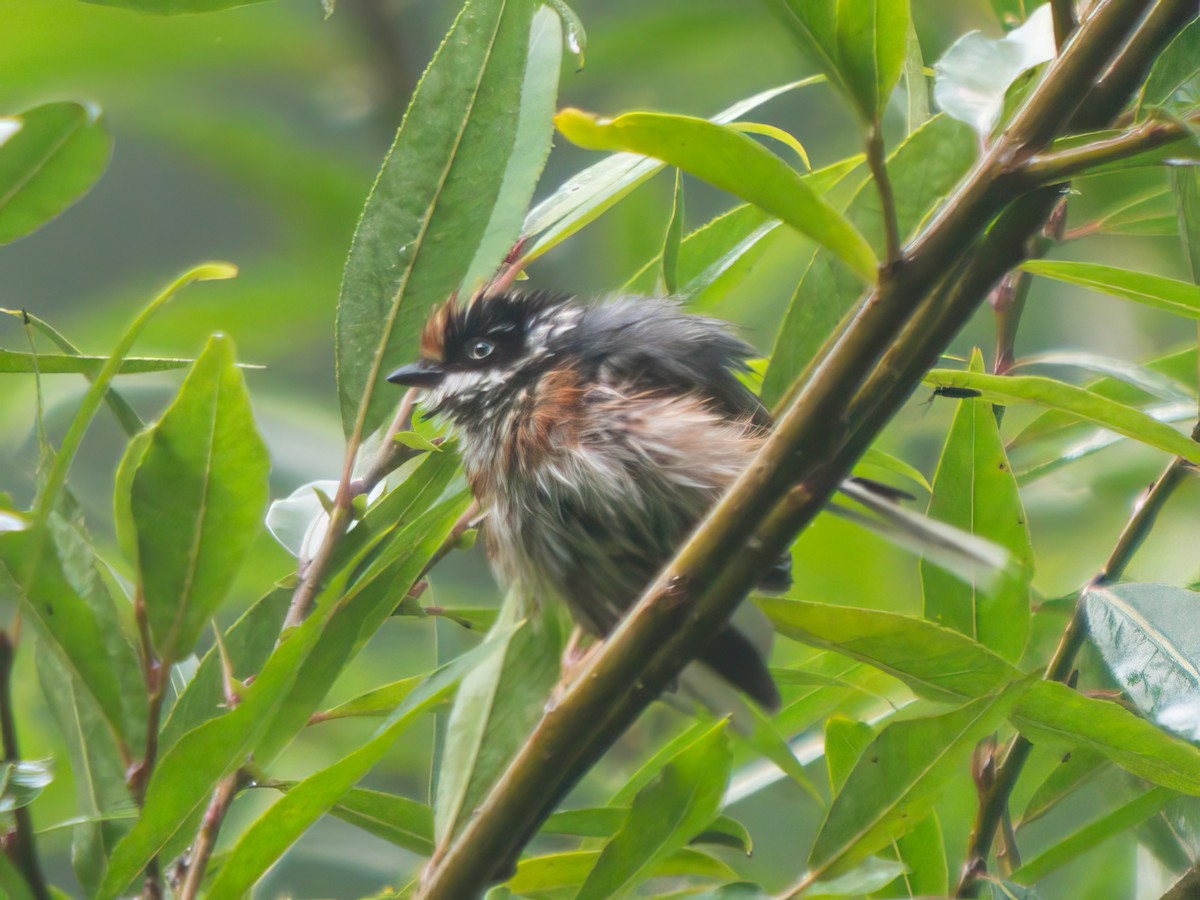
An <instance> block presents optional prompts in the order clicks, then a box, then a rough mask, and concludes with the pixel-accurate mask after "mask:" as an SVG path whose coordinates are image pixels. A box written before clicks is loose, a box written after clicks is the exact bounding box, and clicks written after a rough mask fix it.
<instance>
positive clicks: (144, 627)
mask: <svg viewBox="0 0 1200 900" xmlns="http://www.w3.org/2000/svg"><path fill="white" fill-rule="evenodd" d="M133 615H134V619H135V620H136V621H137V628H138V640H139V644H140V651H141V657H142V680H143V681H144V682H145V685H146V744H145V747H144V749H143V751H142V758H141V759H140V760H138V761H137V762H136V763H134V764H133V766H131V767H130V769H129V772H128V773H127V774H126V777H125V781H126V784H127V786H128V788H129V792H130V794H132V795H133V799H134V802H135V803H137V805H138V808H139V809H140V808H141V807H142V806H143V805H145V802H146V786H147V785H148V784H149V783H150V775H151V773H152V772H153V771H154V764H155V762H156V761H157V758H158V721H159V718H160V717H161V715H162V706H163V699H164V696H165V694H166V673H167V672H168V671H169V665H168V664H165V663H164V661H163V660H160V659H159V658H158V656H157V655H156V654H155V652H154V639H153V637H152V636H151V634H150V619H149V613H148V610H147V608H146V598H145V597H144V596H143V595H142V591H141V588H140V587H139V588H138V591H137V594H136V596H135V597H134V601H133ZM161 896H162V872H161V870H160V868H159V863H158V856H157V855H155V856H153V857H151V859H150V862H149V863H148V864H147V865H146V879H145V881H144V882H143V885H142V897H143V898H144V900H158V898H160V897H161Z"/></svg>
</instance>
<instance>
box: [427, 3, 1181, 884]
mask: <svg viewBox="0 0 1200 900" xmlns="http://www.w3.org/2000/svg"><path fill="white" fill-rule="evenodd" d="M1148 6H1150V4H1149V2H1147V0H1104V2H1102V3H1100V4H1099V5H1098V7H1097V8H1096V10H1095V12H1094V13H1093V14H1092V15H1091V16H1090V17H1089V18H1088V20H1087V21H1086V22H1084V23H1083V24H1082V25H1081V26H1080V27H1079V28H1078V29H1077V30H1076V31H1075V33H1074V34H1073V35H1072V37H1071V40H1070V41H1069V42H1068V44H1067V45H1066V47H1065V48H1064V50H1063V53H1062V55H1061V56H1060V58H1059V59H1058V60H1057V61H1056V62H1055V63H1054V64H1053V65H1052V66H1051V67H1050V70H1049V71H1048V73H1047V75H1046V77H1045V79H1044V81H1043V82H1042V84H1041V85H1040V86H1039V88H1038V89H1037V90H1036V91H1035V92H1034V93H1033V95H1032V96H1031V97H1030V98H1029V99H1028V101H1027V102H1026V104H1025V105H1024V106H1023V107H1022V109H1021V110H1020V112H1019V113H1018V114H1017V116H1016V119H1015V121H1014V122H1013V124H1012V126H1011V127H1010V128H1009V130H1008V131H1007V132H1006V134H1005V135H1004V136H1003V137H1002V138H1000V140H999V141H998V142H997V143H996V144H995V145H994V146H993V148H992V149H991V150H990V151H989V152H988V153H987V155H986V156H985V157H984V158H983V159H982V160H981V161H980V162H979V164H978V165H977V166H976V167H975V169H974V170H973V171H972V173H971V174H970V175H969V176H968V177H967V178H966V179H965V180H964V182H963V183H962V185H960V187H959V188H958V189H957V190H956V191H955V193H954V195H953V196H952V197H951V198H950V200H949V201H948V202H947V204H946V206H945V207H944V208H943V210H942V211H941V213H939V215H937V216H936V217H935V218H934V219H933V221H931V222H930V223H929V225H928V226H927V227H926V229H925V230H924V232H923V233H922V234H921V235H920V236H919V237H918V238H917V239H916V240H915V241H914V242H913V244H912V245H911V246H910V247H909V248H908V249H907V251H906V253H905V255H904V256H903V257H902V259H901V260H900V261H899V263H898V264H897V265H895V266H893V267H892V268H891V269H890V270H888V271H887V272H885V273H884V275H883V277H881V281H880V284H879V285H878V286H877V288H876V289H875V290H874V291H873V292H872V293H871V294H870V295H869V296H868V297H867V298H866V299H865V301H864V302H863V303H862V304H861V306H860V307H859V309H858V311H857V312H856V313H855V315H854V317H853V319H852V320H851V321H850V322H849V323H848V324H847V325H846V327H845V328H844V330H843V331H842V333H841V334H840V335H839V336H838V337H837V339H836V340H835V341H834V342H833V343H832V345H831V346H830V347H829V349H828V350H827V351H826V352H825V354H824V355H823V356H822V357H821V358H820V359H819V360H818V362H817V363H816V364H815V365H814V367H813V368H812V369H811V370H810V371H809V372H808V373H806V376H805V382H804V387H803V389H802V390H801V391H800V392H799V394H798V395H797V397H796V399H795V401H794V402H793V403H792V404H791V405H790V407H789V408H788V410H787V411H786V413H785V414H784V415H783V417H782V418H781V419H780V421H779V424H778V426H777V428H776V430H775V432H774V433H773V434H772V436H771V438H770V439H769V440H768V441H767V443H766V444H765V445H764V446H763V448H762V450H761V452H760V453H759V455H758V456H757V457H756V459H755V461H754V462H753V463H752V464H751V466H750V467H749V469H747V471H746V472H745V473H744V474H743V475H742V477H741V478H739V480H738V481H737V483H736V484H735V485H734V486H733V487H732V488H731V489H730V491H729V492H728V493H727V494H726V495H725V497H724V498H723V499H722V500H721V502H720V503H719V504H718V506H717V507H716V508H715V509H714V510H713V512H712V513H711V514H710V515H709V516H708V518H707V519H706V520H705V522H704V523H703V524H702V525H701V526H700V528H699V529H698V530H697V531H696V532H695V533H694V534H693V535H692V537H691V538H690V539H689V540H688V542H687V543H686V544H685V546H684V547H683V548H682V549H681V550H680V552H679V554H678V555H677V556H676V558H675V560H673V561H672V563H671V564H670V565H669V566H668V567H667V568H666V570H664V572H663V573H662V574H661V575H660V576H659V578H658V579H657V580H656V581H655V583H654V584H653V585H652V586H651V587H650V588H649V589H648V590H647V592H646V593H645V594H644V595H643V597H642V599H641V601H640V602H639V603H638V604H637V606H636V607H634V609H633V610H632V611H631V612H630V613H629V615H628V616H627V617H626V619H625V620H624V621H623V623H622V624H621V626H620V627H619V628H618V629H617V631H616V632H614V634H613V635H612V636H611V637H610V638H609V639H608V641H607V642H606V643H605V644H604V645H603V646H602V647H601V648H600V649H599V650H598V651H597V652H596V653H595V655H594V656H592V657H591V658H590V659H589V661H588V663H587V664H586V665H585V666H584V667H583V668H582V669H581V671H580V672H579V673H578V676H577V679H576V681H575V682H574V683H573V684H572V685H571V686H570V687H569V688H568V689H567V691H566V693H565V694H564V695H563V697H562V698H561V700H560V701H559V704H558V705H557V706H556V707H555V708H554V709H551V710H549V711H548V712H547V713H546V714H545V716H544V717H543V718H542V720H541V721H540V722H539V724H538V725H537V727H536V728H535V729H534V731H533V733H532V734H531V735H530V737H529V738H528V740H527V741H526V743H525V745H524V746H523V747H522V748H521V749H520V750H519V751H518V753H517V755H516V757H515V758H514V759H513V760H512V762H511V763H510V765H509V767H508V769H507V770H506V772H505V773H504V774H503V775H502V776H501V777H500V779H499V780H498V781H497V783H496V785H495V786H494V787H493V789H492V791H491V792H490V793H489V795H488V796H487V797H486V798H485V800H484V801H483V803H482V804H481V805H480V807H479V808H478V809H477V810H476V811H475V814H474V815H473V817H472V818H471V819H470V820H469V821H468V822H467V824H466V826H465V827H464V828H463V830H462V831H461V832H460V833H459V834H458V835H457V837H456V838H455V839H454V840H453V841H452V842H451V843H450V844H449V845H448V846H444V847H441V848H439V850H438V852H437V853H436V854H435V856H434V858H433V859H432V860H431V861H430V863H429V865H428V866H427V868H426V871H425V874H424V876H423V881H422V885H421V888H420V891H419V896H421V897H423V898H426V900H431V898H450V900H460V898H464V897H473V896H477V895H479V894H481V893H482V892H483V890H484V889H485V888H486V886H487V885H488V884H489V883H491V882H492V881H495V880H497V879H498V878H502V877H504V876H505V875H506V874H507V873H508V871H510V869H511V866H512V864H513V862H514V860H515V859H516V857H517V856H518V855H519V854H520V851H521V849H522V847H523V846H524V844H525V843H526V842H527V841H528V839H529V838H530V837H531V835H532V834H533V833H534V832H535V831H536V830H537V828H538V827H539V826H540V824H541V822H542V821H543V820H544V819H545V817H546V816H547V815H548V814H549V813H550V812H551V811H552V810H553V808H554V807H555V806H556V805H557V803H558V802H559V801H560V800H561V798H562V797H563V796H564V795H565V794H566V792H567V791H568V790H569V789H570V788H571V786H572V785H573V784H574V783H575V782H576V781H577V780H578V779H579V778H580V777H581V776H582V775H583V773H584V772H586V771H587V769H588V768H589V767H590V766H591V765H592V764H593V763H594V762H595V761H596V760H597V759H598V758H599V757H600V756H601V755H602V754H603V753H604V751H605V750H606V749H607V748H608V747H609V746H610V745H611V743H612V742H613V741H615V740H616V739H617V737H619V736H620V734H621V733H622V732H623V731H624V730H625V728H626V727H628V725H629V724H630V723H631V722H632V721H633V720H634V719H635V718H636V717H637V715H638V714H639V713H640V712H641V710H642V709H644V708H645V706H646V705H648V704H649V703H650V702H651V701H652V700H653V698H654V697H655V696H657V695H658V693H659V692H660V691H661V690H662V689H663V688H665V687H666V686H667V685H668V684H669V683H670V682H671V680H672V679H673V678H675V677H676V676H677V675H678V673H679V672H680V671H681V669H682V668H683V667H684V666H685V665H686V664H687V662H688V661H689V660H690V659H692V658H694V656H695V655H696V653H697V651H698V650H699V649H700V648H701V647H702V645H703V643H704V642H705V641H706V640H707V639H709V638H710V636H711V635H712V633H713V632H714V631H715V630H716V628H717V627H718V626H719V625H720V623H721V622H722V621H724V620H725V619H727V618H728V616H729V615H730V613H731V612H732V610H733V608H734V607H735V606H736V605H737V603H738V601H739V600H740V599H741V598H742V597H744V596H745V594H746V593H747V592H748V591H749V590H750V589H751V588H752V587H753V585H754V583H755V582H756V580H757V579H758V577H759V576H760V575H761V573H762V572H763V571H765V569H766V568H767V567H768V566H769V565H770V564H771V562H772V561H773V560H774V559H775V558H776V557H777V556H778V554H779V553H781V552H782V551H783V550H784V549H786V547H787V546H788V544H789V543H790V542H791V541H792V540H793V539H794V538H795V536H796V534H797V533H798V532H799V531H800V530H801V529H802V528H803V527H804V526H805V525H807V524H808V522H809V521H811V520H812V518H813V517H814V516H815V515H816V514H817V513H818V512H819V511H820V509H821V508H822V507H823V505H824V504H825V503H826V501H827V500H828V499H829V497H830V496H831V494H832V493H833V491H834V490H835V489H836V487H837V485H838V483H839V482H840V481H841V480H842V478H844V477H845V475H846V474H847V473H848V472H849V470H850V467H851V466H852V464H853V462H854V460H855V458H856V457H857V456H858V455H859V454H860V453H861V452H862V450H863V449H865V446H866V445H867V444H868V443H869V442H870V440H871V439H872V438H873V437H874V435H875V434H877V433H878V431H879V430H880V429H881V428H882V427H883V425H884V424H885V423H886V421H887V420H888V419H889V418H890V417H891V415H892V414H893V413H894V412H895V411H896V409H897V408H898V407H899V406H900V404H901V403H903V401H904V400H905V398H906V397H907V396H908V394H909V393H910V392H911V391H912V389H913V388H914V387H915V386H916V384H917V382H918V380H919V378H920V375H921V373H922V372H923V371H924V369H925V368H927V367H928V365H929V364H930V363H931V362H932V360H933V358H934V357H935V356H936V354H937V353H938V352H939V351H940V350H941V349H942V348H943V347H944V346H945V344H946V343H947V342H948V341H949V340H950V339H951V338H952V337H953V335H954V334H955V333H956V332H957V331H958V329H959V328H960V327H961V325H962V324H963V323H964V322H965V321H966V319H967V317H969V316H970V315H971V313H972V312H973V311H974V309H975V308H976V307H977V306H978V305H979V303H981V302H982V300H983V298H984V296H985V295H986V292H987V290H988V289H989V288H990V287H991V285H992V284H993V283H994V282H995V280H996V279H997V278H999V277H1000V276H1001V275H1003V273H1004V271H1006V270H1007V268H1009V267H1011V265H1013V264H1014V263H1015V262H1017V261H1019V260H1020V258H1021V254H1022V252H1023V249H1024V247H1025V244H1026V241H1027V240H1028V239H1029V237H1030V236H1031V235H1033V234H1035V233H1036V232H1037V230H1038V229H1039V228H1040V227H1041V225H1042V222H1043V221H1044V220H1045V217H1046V215H1047V214H1048V213H1049V211H1050V209H1051V208H1052V207H1053V204H1054V203H1055V202H1056V200H1057V196H1058V192H1057V191H1056V190H1053V189H1041V190H1038V191H1036V192H1035V193H1033V194H1030V195H1028V196H1027V197H1025V198H1022V199H1017V200H1016V201H1015V202H1014V198H1015V197H1016V196H1017V191H1018V189H1020V188H1021V187H1022V186H1023V185H1022V183H1021V172H1022V166H1023V165H1024V164H1025V162H1026V161H1028V160H1029V159H1030V158H1031V157H1033V156H1034V155H1036V154H1037V153H1039V152H1041V151H1042V150H1044V149H1045V147H1046V146H1047V145H1048V144H1049V142H1050V141H1051V140H1052V139H1053V138H1054V137H1055V136H1056V134H1057V133H1058V130H1059V129H1060V128H1061V127H1062V124H1063V123H1066V122H1069V121H1072V119H1073V118H1074V119H1075V121H1076V122H1088V123H1093V122H1095V123H1098V124H1095V125H1093V126H1092V127H1103V126H1104V125H1106V124H1107V123H1108V122H1109V120H1111V118H1112V117H1113V116H1114V115H1115V113H1116V112H1117V111H1118V110H1119V107H1120V106H1121V105H1123V103H1124V101H1125V100H1126V99H1127V98H1128V96H1129V94H1130V92H1131V90H1132V89H1133V87H1134V86H1136V82H1135V83H1134V84H1122V85H1120V89H1116V88H1113V89H1108V90H1106V91H1105V92H1103V93H1100V92H1098V91H1097V90H1093V89H1092V86H1093V85H1104V83H1105V79H1103V78H1102V77H1101V76H1102V73H1103V72H1104V70H1105V67H1106V66H1108V65H1109V63H1110V61H1112V60H1113V59H1114V56H1116V55H1117V54H1118V52H1119V51H1120V50H1121V48H1122V47H1123V46H1125V45H1126V43H1127V41H1128V40H1129V38H1130V36H1131V35H1134V36H1135V38H1136V37H1138V36H1140V35H1141V30H1140V29H1139V22H1140V21H1141V20H1142V17H1143V14H1144V13H1145V11H1146V9H1147V7H1148ZM1191 8H1194V0H1160V2H1159V3H1157V4H1156V6H1155V12H1156V13H1162V14H1164V15H1172V14H1173V15H1174V16H1175V17H1178V16H1179V15H1181V14H1186V15H1185V17H1184V19H1183V20H1182V21H1180V22H1179V27H1182V24H1183V21H1186V16H1190V14H1191V13H1190V9H1191ZM1176 30H1177V29H1176ZM1173 33H1174V32H1173V31H1170V33H1165V32H1164V33H1159V34H1156V35H1155V38H1154V40H1149V39H1145V40H1142V42H1141V43H1142V45H1143V51H1146V50H1149V51H1152V55H1151V56H1150V57H1149V59H1153V57H1154V55H1156V54H1157V52H1159V51H1160V50H1161V49H1162V47H1164V46H1165V45H1166V43H1167V42H1168V41H1169V40H1170V37H1171V36H1172V35H1173ZM1118 59H1119V57H1118ZM1081 104H1084V105H1085V109H1083V110H1081V109H1080V107H1081ZM1010 206H1011V207H1012V209H1011V210H1009V212H1007V213H1006V214H1005V215H1004V216H1003V217H1002V218H1000V219H999V220H997V221H996V224H994V225H992V228H991V230H990V231H987V236H986V238H984V240H983V242H982V244H980V238H981V236H983V235H984V233H985V231H986V230H987V229H988V226H989V225H991V224H992V222H993V221H994V220H996V217H997V216H998V215H999V214H1000V213H1002V212H1004V211H1005V210H1006V209H1007V208H1008V207H1010ZM977 249H978V250H979V251H980V252H978V253H976V252H975V251H976V250H977ZM993 250H1002V251H1004V252H1003V253H992V252H991V251H993ZM922 323H924V324H926V325H928V324H933V325H936V326H937V327H935V328H932V329H929V328H926V329H922V328H921V327H918V326H919V325H921V324H922ZM881 357H883V359H884V363H885V365H882V366H881V365H879V363H880V360H881ZM896 373H901V374H902V380H900V381H896V380H894V376H895V374H896ZM872 386H874V387H876V388H878V392H877V393H876V394H875V395H874V396H872V395H871V394H870V393H869V391H868V389H869V388H871V387H872ZM848 406H849V407H850V408H849V409H848V408H847V407H848ZM780 498H783V499H782V500H781V499H780Z"/></svg>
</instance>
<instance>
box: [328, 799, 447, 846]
mask: <svg viewBox="0 0 1200 900" xmlns="http://www.w3.org/2000/svg"><path fill="white" fill-rule="evenodd" d="M330 813H332V814H333V815H335V816H337V817H338V818H339V819H341V820H342V821H343V822H349V823H350V824H351V825H354V826H356V827H358V828H361V829H362V830H363V831H366V832H369V833H370V834H373V835H375V836H376V837H378V838H383V839H384V840H385V841H387V842H388V843H391V844H395V845H396V846H397V847H403V848H404V849H405V850H411V851H412V852H413V853H419V854H421V855H422V856H429V855H430V854H432V853H433V810H432V809H430V808H429V807H428V806H426V805H425V804H424V803H418V802H417V801H416V800H410V799H409V798H408V797H401V796H398V795H396V794H385V793H383V792H382V791H369V790H367V789H366V788H351V789H350V790H349V791H348V792H347V793H346V794H344V795H343V796H342V799H341V800H339V801H338V802H337V804H336V805H335V806H334V807H333V808H332V809H330Z"/></svg>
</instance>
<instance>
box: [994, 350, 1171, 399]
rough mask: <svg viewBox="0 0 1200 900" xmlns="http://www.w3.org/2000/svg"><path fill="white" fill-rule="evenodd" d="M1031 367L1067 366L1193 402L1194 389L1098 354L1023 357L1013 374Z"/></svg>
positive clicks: (1153, 393)
mask: <svg viewBox="0 0 1200 900" xmlns="http://www.w3.org/2000/svg"><path fill="white" fill-rule="evenodd" d="M1028 366H1066V367H1070V368H1076V369H1083V370H1085V371H1088V372H1094V373H1096V374H1098V375H1104V376H1106V377H1108V378H1115V379H1117V380H1118V381H1124V382H1125V383H1126V384H1131V385H1133V386H1134V387H1136V388H1138V389H1140V390H1142V391H1145V392H1146V393H1147V394H1149V395H1151V396H1152V397H1158V398H1159V399H1160V400H1171V401H1177V402H1190V401H1192V399H1193V397H1192V391H1191V389H1190V388H1189V387H1188V386H1187V385H1186V384H1184V383H1183V382H1180V381H1177V380H1176V379H1174V378H1172V377H1171V376H1169V375H1165V374H1163V373H1161V372H1157V371H1155V370H1154V369H1151V368H1149V367H1148V366H1139V365H1135V364H1134V363H1131V362H1126V361H1125V360H1123V359H1115V358H1114V357H1111V356H1101V355H1100V354H1098V353H1081V352H1076V351H1066V350H1062V351H1049V352H1047V353H1037V354H1034V355H1033V356H1023V357H1021V358H1020V359H1018V360H1017V361H1016V362H1015V363H1013V365H1012V367H1011V368H1010V369H1009V371H1010V372H1012V371H1015V370H1017V369H1023V368H1026V367H1028Z"/></svg>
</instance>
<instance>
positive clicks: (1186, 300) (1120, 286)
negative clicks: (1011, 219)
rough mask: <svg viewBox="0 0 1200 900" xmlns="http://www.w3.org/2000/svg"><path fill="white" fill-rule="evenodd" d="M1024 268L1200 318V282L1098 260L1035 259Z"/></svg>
mask: <svg viewBox="0 0 1200 900" xmlns="http://www.w3.org/2000/svg"><path fill="white" fill-rule="evenodd" d="M1021 268H1022V269H1024V270H1025V271H1026V272H1032V273H1033V274H1034V275H1042V276H1044V277H1046V278H1053V279H1055V280H1056V281H1065V282H1067V283H1068V284H1078V285H1081V286H1083V287H1086V288H1090V289H1091V290H1093V291H1100V292H1102V293H1105V294H1111V295H1113V296H1114V297H1123V298H1124V299H1126V300H1133V301H1136V302H1137V303H1144V304H1145V305H1146V306H1151V307H1153V308H1155V309H1161V310H1165V311H1166V312H1172V313H1175V314H1176V315H1179V316H1187V317H1188V318H1192V319H1200V285H1195V284H1189V283H1188V282H1186V281H1176V280H1175V279H1173V278H1163V277H1162V276H1161V275H1150V274H1148V273H1146V272H1135V271H1132V270H1130V269H1117V268H1113V267H1112V266H1101V265H1097V264H1095V263H1081V262H1061V261H1051V260H1044V259H1031V260H1028V261H1027V262H1025V263H1022V265H1021Z"/></svg>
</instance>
